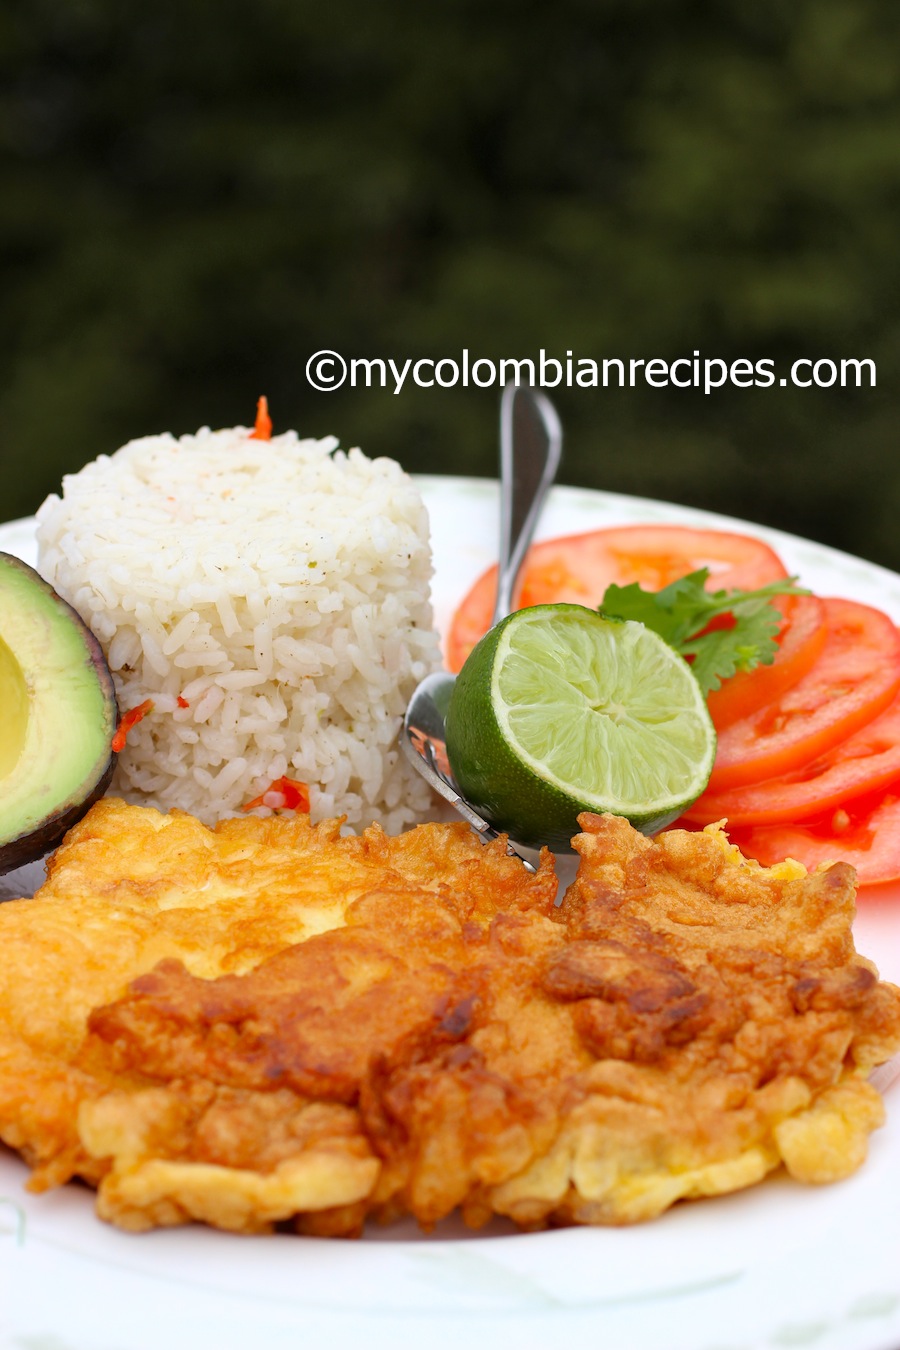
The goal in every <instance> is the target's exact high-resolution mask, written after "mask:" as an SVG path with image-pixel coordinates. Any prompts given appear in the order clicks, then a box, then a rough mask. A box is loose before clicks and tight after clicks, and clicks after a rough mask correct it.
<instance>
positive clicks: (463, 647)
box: [447, 525, 787, 671]
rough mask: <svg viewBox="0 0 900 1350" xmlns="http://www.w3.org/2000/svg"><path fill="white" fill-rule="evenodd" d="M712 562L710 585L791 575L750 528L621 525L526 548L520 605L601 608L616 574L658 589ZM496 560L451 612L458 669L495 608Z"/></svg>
mask: <svg viewBox="0 0 900 1350" xmlns="http://www.w3.org/2000/svg"><path fill="white" fill-rule="evenodd" d="M700 567H708V568H709V573H710V577H709V586H710V589H711V590H717V591H718V590H723V589H727V590H732V589H734V588H737V587H740V588H741V589H742V590H753V589H755V588H756V587H757V586H764V585H765V584H766V583H767V582H769V581H779V580H781V579H783V578H784V577H786V576H787V571H786V570H785V566H784V563H783V562H782V561H781V559H780V558H779V557H778V554H777V553H775V552H774V550H773V549H771V548H769V546H768V544H764V543H763V542H762V540H761V539H754V538H752V537H751V536H750V535H746V534H729V533H728V532H727V531H724V530H695V529H692V528H691V527H690V526H687V525H620V526H614V527H612V528H610V529H605V530H592V531H590V532H589V533H587V534H570V535H565V536H563V537H561V538H559V539H547V540H545V541H544V542H543V543H540V544H534V545H533V546H532V548H531V549H530V550H529V553H528V557H527V558H526V561H525V567H524V569H523V574H522V580H521V586H520V591H519V599H518V605H519V608H522V609H524V608H525V606H526V605H547V604H555V603H557V602H558V601H563V600H565V601H569V602H571V603H573V604H576V605H588V606H589V607H591V608H596V606H597V605H599V604H600V601H601V600H602V599H603V593H604V591H605V590H606V588H607V586H608V585H610V583H611V582H613V581H615V582H617V583H618V584H619V585H620V586H626V585H628V584H629V583H630V582H632V581H639V582H640V583H641V585H643V586H645V587H647V588H648V589H650V590H661V589H662V588H663V586H668V584H669V582H670V581H675V580H677V578H678V577H683V576H686V575H687V574H688V572H696V571H697V569H698V568H700ZM496 591H497V568H496V567H491V568H489V569H488V571H487V572H484V573H483V574H482V575H481V576H480V577H479V578H478V580H477V581H476V582H475V585H474V586H473V587H472V589H471V590H470V591H469V593H468V595H466V597H465V598H464V599H463V601H462V604H461V605H460V606H459V608H458V609H457V611H456V613H455V615H454V616H453V622H452V624H451V627H450V634H449V637H448V639H447V665H448V667H449V669H450V670H453V671H456V670H459V669H460V668H461V666H462V664H463V662H464V661H465V659H466V657H467V656H468V655H469V652H470V651H471V650H472V648H473V647H474V646H475V643H476V642H477V641H478V640H479V638H481V637H483V636H484V634H485V633H486V632H487V630H488V628H489V626H490V622H491V618H492V617H493V612H494V599H495V596H496Z"/></svg>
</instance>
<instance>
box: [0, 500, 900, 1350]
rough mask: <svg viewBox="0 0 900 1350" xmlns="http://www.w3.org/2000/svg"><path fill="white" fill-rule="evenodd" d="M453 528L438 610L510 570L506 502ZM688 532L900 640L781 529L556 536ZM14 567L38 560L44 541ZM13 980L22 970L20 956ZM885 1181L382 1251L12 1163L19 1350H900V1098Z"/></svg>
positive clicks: (5, 1223)
mask: <svg viewBox="0 0 900 1350" xmlns="http://www.w3.org/2000/svg"><path fill="white" fill-rule="evenodd" d="M420 482H421V485H422V488H423V491H424V493H425V497H426V501H427V502H428V505H429V507H430V510H431V515H432V528H433V538H434V551H435V560H436V567H437V575H436V578H435V586H434V593H435V607H436V612H437V616H438V620H439V622H440V623H441V624H442V625H445V624H446V622H447V620H448V618H449V616H450V614H451V612H452V609H453V606H454V603H455V602H456V601H457V600H458V599H459V597H460V596H461V595H462V594H463V593H464V592H465V590H466V588H467V587H468V585H469V583H470V582H471V581H472V580H474V578H475V577H476V576H477V575H478V573H479V572H480V571H481V570H482V569H483V568H484V567H485V566H486V565H487V564H488V563H489V562H490V561H492V559H493V556H494V552H495V542H494V541H495V538H496V532H497V489H496V485H495V484H493V483H490V482H487V481H479V480H466V479H455V478H423V479H421V480H420ZM641 521H674V522H683V523H685V524H697V525H707V526H714V527H715V526H718V527H720V528H730V529H734V528H738V529H753V532H754V533H757V534H759V535H761V536H762V537H763V538H765V539H767V540H768V541H769V542H770V543H772V544H773V545H774V546H775V547H776V548H777V549H778V551H779V552H780V554H781V555H782V557H783V558H784V560H785V562H786V563H787V565H788V567H789V568H790V569H791V570H792V571H796V572H797V573H799V574H800V576H801V578H802V580H803V581H804V583H805V584H807V585H809V586H811V587H813V588H814V589H815V590H817V591H819V592H820V593H822V594H841V595H846V596H850V597H853V598H856V599H860V600H863V601H867V602H869V603H872V604H875V605H878V606H880V607H881V608H883V609H885V610H887V611H888V612H889V613H890V614H891V615H892V616H893V617H894V619H896V620H897V621H898V622H900V576H896V575H895V574H893V573H891V572H887V571H885V570H884V569H882V568H878V567H875V566H873V565H870V564H868V563H865V562H861V561H859V560H858V559H855V558H851V557H848V556H847V555H844V554H840V553H836V552H834V551H833V550H831V549H827V548H823V547H820V546H819V545H816V544H812V543H808V542H805V541H803V540H800V539H795V538H793V537H791V536H788V535H784V534H781V533H779V532H777V531H773V530H763V529H756V528H755V527H747V526H744V525H742V524H740V522H736V521H733V520H725V519H723V518H722V517H718V516H711V515H709V514H707V513H704V512H700V511H694V510H688V509H684V508H679V507H675V506H670V505H666V504H664V503H660V502H647V501H641V500H639V499H637V498H628V497H620V496H613V495H610V494H606V493H597V492H589V491H583V490H576V489H571V488H558V489H556V490H555V491H554V493H553V494H552V496H551V499H550V502H549V504H548V506H547V509H546V511H545V514H544V517H543V519H542V523H541V529H540V535H541V536H542V537H548V536H551V535H554V534H563V533H572V532H574V531H577V530H583V529H592V528H596V527H598V526H601V525H612V524H623V523H628V522H641ZM0 549H3V550H5V551H7V552H11V553H16V554H18V555H19V556H21V557H24V558H25V559H26V561H32V562H33V561H34V556H35V547H34V538H33V522H30V521H20V522H14V523H13V524H10V525H5V526H0ZM894 890H895V894H894V895H892V894H891V892H890V889H889V888H888V890H887V892H886V894H883V895H881V896H867V897H866V898H865V899H864V901H863V902H862V903H861V905H860V914H859V918H858V920H857V925H856V939H857V945H858V947H859V948H860V950H861V951H863V952H865V953H866V954H867V955H869V956H871V957H873V958H874V959H875V960H876V961H877V962H878V964H879V967H880V968H881V971H882V974H883V975H885V976H887V977H888V978H892V979H894V980H898V981H900V888H894ZM0 959H2V953H0ZM886 1100H887V1105H888V1117H889V1118H888V1124H887V1125H886V1127H885V1128H884V1129H883V1130H880V1131H879V1132H878V1133H876V1134H875V1136H874V1137H873V1139H872V1147H871V1153H870V1157H869V1160H868V1162H867V1163H866V1165H865V1166H864V1167H863V1168H862V1169H861V1170H860V1171H859V1172H858V1173H857V1174H856V1176H854V1177H852V1178H851V1179H850V1180H848V1181H846V1182H843V1183H841V1184H840V1185H837V1186H827V1187H822V1188H813V1187H803V1186H800V1185H797V1184H794V1183H792V1182H790V1181H789V1180H787V1179H785V1178H783V1177H776V1178H772V1179H770V1180H769V1181H767V1182H765V1183H764V1184H763V1185H761V1186H758V1187H755V1188H753V1189H751V1190H749V1191H746V1192H743V1193H741V1194H738V1195H732V1196H724V1197H721V1198H719V1199H715V1200H705V1201H699V1202H693V1203H691V1204H686V1205H682V1206H679V1207H676V1208H675V1209H673V1210H671V1211H670V1212H669V1213H668V1214H666V1215H664V1216H663V1217H662V1218H661V1219H658V1220H655V1221H654V1222H653V1223H650V1224H646V1225H643V1226H639V1227H635V1228H628V1229H595V1230H584V1229H568V1230H564V1231H560V1232H553V1233H540V1234H529V1235H522V1234H508V1233H505V1232H502V1233H500V1234H499V1235H495V1236H490V1237H483V1236H482V1237H479V1236H468V1235H466V1234H465V1233H464V1232H461V1231H459V1230H458V1229H456V1228H455V1227H453V1226H452V1225H450V1226H447V1227H445V1228H443V1229H442V1230H441V1232H440V1233H439V1234H437V1235H432V1236H431V1237H429V1238H422V1237H419V1236H418V1235H417V1234H416V1233H415V1232H414V1231H413V1230H412V1229H411V1228H409V1227H407V1226H403V1227H399V1228H394V1229H390V1230H386V1231H385V1232H383V1233H379V1234H374V1235H373V1236H372V1237H371V1238H369V1239H367V1240H364V1241H362V1242H356V1243H354V1242H341V1241H332V1242H329V1241H324V1240H318V1239H311V1238H299V1237H287V1236H285V1237H281V1236H278V1237H271V1238H238V1237H230V1236H228V1235H225V1234H222V1233H216V1232H213V1231H211V1230H207V1229H203V1228H191V1229H185V1230H176V1231H166V1232H157V1233H151V1234H147V1235H144V1236H141V1237H131V1236H125V1235H123V1234H121V1233H119V1232H117V1231H116V1230H114V1229H111V1228H109V1227H107V1226H105V1225H103V1224H101V1223H99V1222H98V1221H97V1220H96V1219H95V1218H94V1215H93V1206H92V1196H91V1193H90V1192H89V1191H87V1190H86V1189H84V1188H80V1187H77V1186H68V1187H65V1188H63V1189H62V1190H60V1191H56V1192H52V1193H50V1194H48V1195H43V1196H30V1195H28V1194H27V1193H26V1192H25V1191H24V1190H23V1183H24V1181H25V1178H26V1176H27V1171H26V1169H25V1167H24V1165H23V1164H22V1163H21V1162H20V1161H19V1160H18V1159H17V1158H16V1157H15V1156H14V1155H13V1154H11V1153H6V1154H0V1347H3V1350H162V1348H163V1347H165V1350H206V1347H216V1350H258V1348H261V1347H265V1350H282V1347H284V1350H287V1348H288V1347H291V1350H295V1348H299V1347H310V1348H311V1350H320V1347H321V1350H351V1347H352V1350H381V1348H382V1347H384V1350H388V1348H390V1350H405V1348H406V1347H413V1346H416V1347H419V1346H421V1345H423V1344H424V1345H425V1346H427V1348H428V1350H459V1346H460V1344H461V1343H462V1344H464V1345H465V1346H466V1347H467V1350H480V1348H481V1347H488V1346H489V1347H491V1348H492V1350H495V1348H496V1350H505V1347H507V1346H510V1347H512V1346H515V1347H516V1350H532V1348H533V1350H548V1347H551V1346H554V1345H562V1346H565V1347H566V1350H764V1348H765V1350H778V1348H779V1347H813V1350H896V1347H897V1346H898V1345H900V1083H895V1084H894V1085H893V1087H892V1088H890V1089H889V1090H888V1092H887V1097H886Z"/></svg>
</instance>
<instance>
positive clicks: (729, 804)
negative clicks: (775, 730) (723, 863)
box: [686, 696, 900, 827]
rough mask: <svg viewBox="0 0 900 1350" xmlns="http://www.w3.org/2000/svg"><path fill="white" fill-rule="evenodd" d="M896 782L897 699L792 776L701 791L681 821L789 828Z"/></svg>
mask: <svg viewBox="0 0 900 1350" xmlns="http://www.w3.org/2000/svg"><path fill="white" fill-rule="evenodd" d="M896 781H900V696H897V697H895V698H894V701H893V703H890V704H889V705H888V707H887V708H886V709H885V711H884V712H883V713H881V714H879V716H878V717H876V718H875V719H874V721H872V722H869V723H867V724H866V726H864V727H863V728H862V730H861V731H857V732H855V733H854V734H853V735H852V736H848V737H847V738H846V740H843V741H839V742H838V744H837V745H836V746H834V748H833V749H831V750H829V751H828V753H827V754H825V755H822V756H820V757H819V758H818V759H815V760H812V761H811V762H810V763H809V764H805V765H803V766H802V767H801V768H799V769H795V770H794V771H793V772H792V773H787V774H783V775H781V777H779V778H767V779H764V780H763V782H761V783H748V784H746V785H745V786H744V787H736V788H732V789H731V790H730V791H725V792H718V793H716V792H708V791H707V792H704V794H703V796H702V797H699V798H698V799H697V801H696V802H694V804H693V806H692V807H691V808H690V810H689V811H688V812H687V815H686V819H687V820H690V821H691V822H692V823H695V824H700V825H708V824H709V823H710V822H711V821H713V820H725V819H727V821H728V824H729V827H731V826H742V825H774V824H791V823H794V822H795V821H798V820H800V821H802V820H806V819H807V818H809V817H811V816H823V815H824V814H825V813H833V812H834V811H839V810H840V809H842V808H843V807H845V806H846V805H847V804H848V803H849V802H852V801H855V800H856V798H858V797H863V796H866V795H868V794H871V793H872V792H878V791H881V790H883V789H885V788H887V787H888V786H889V785H890V784H892V783H894V782H896Z"/></svg>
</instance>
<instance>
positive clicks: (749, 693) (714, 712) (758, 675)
mask: <svg viewBox="0 0 900 1350" xmlns="http://www.w3.org/2000/svg"><path fill="white" fill-rule="evenodd" d="M775 604H776V605H778V607H779V608H780V609H781V611H782V613H783V614H784V616H785V619H784V623H783V624H782V627H781V631H780V633H779V635H778V651H777V653H776V656H775V660H774V661H773V662H772V663H771V664H770V665H768V666H755V667H754V668H753V670H747V671H739V672H738V674H737V675H732V676H731V678H730V679H728V680H725V682H724V683H723V684H722V685H720V687H719V688H718V689H714V690H713V691H712V692H711V693H710V694H708V695H707V699H706V702H707V706H708V707H709V711H710V715H711V716H712V720H713V722H714V723H715V726H716V730H717V731H720V732H721V731H724V730H725V728H726V727H730V726H731V724H732V723H733V722H737V721H739V720H740V719H741V718H742V717H749V716H750V714H751V713H755V712H756V710H757V709H758V708H761V707H762V706H763V704H764V703H771V702H772V700H773V699H776V698H778V697H779V696H780V695H781V694H783V693H784V692H785V691H786V690H788V689H790V688H791V687H792V686H793V685H795V684H798V683H799V681H800V680H802V679H803V676H804V675H806V674H808V672H809V671H810V670H812V668H813V666H814V665H815V663H816V661H817V660H818V658H819V655H820V653H821V651H822V648H823V647H824V646H825V639H826V637H827V635H828V627H827V625H826V623H825V606H824V605H823V604H822V601H821V600H820V599H819V598H818V596H815V595H795V596H790V595H785V596H781V597H777V598H776V600H775Z"/></svg>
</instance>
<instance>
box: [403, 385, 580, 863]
mask: <svg viewBox="0 0 900 1350" xmlns="http://www.w3.org/2000/svg"><path fill="white" fill-rule="evenodd" d="M561 453H562V427H561V426H560V422H559V418H558V417H557V415H556V410H555V408H554V407H553V405H552V403H551V402H550V400H549V399H548V398H547V396H546V395H545V394H542V393H541V392H540V391H539V390H535V389H529V388H526V387H523V388H518V387H517V386H516V385H507V386H506V388H505V389H504V391H503V398H502V400H501V403H500V561H499V569H498V573H497V599H496V603H495V605H494V617H493V619H492V620H491V627H493V626H494V624H497V623H499V622H500V620H501V619H505V618H506V616H507V614H509V613H511V611H512V608H513V596H514V592H515V587H516V581H517V579H518V575H519V572H520V570H521V567H522V563H523V561H524V559H525V554H526V552H527V549H528V545H529V544H530V543H531V539H532V535H533V534H534V531H535V526H536V525H537V522H538V516H539V515H540V512H541V507H542V506H543V504H544V499H545V498H546V496H547V493H548V492H549V490H550V486H551V484H552V483H553V480H554V478H555V477H556V470H557V468H558V466H559V460H560V455H561ZM454 679H455V676H453V675H448V674H447V673H446V672H445V671H437V672H436V673H435V674H434V675H427V676H426V677H425V679H424V680H422V681H421V682H420V683H419V685H418V686H417V687H416V689H415V691H414V693H413V696H412V698H411V699H410V701H409V706H408V708H407V709H406V716H405V717H404V719H403V731H402V734H401V737H400V741H401V744H402V746H403V749H404V751H405V753H406V756H407V758H408V759H409V760H410V762H411V763H412V764H413V765H414V766H415V767H416V769H418V771H419V773H420V774H422V776H423V777H424V778H425V779H427V781H428V782H429V783H430V784H431V786H432V787H433V788H434V790H435V792H437V793H439V794H440V795H441V796H442V797H444V798H446V800H447V801H448V802H449V803H450V804H451V806H453V807H454V809H455V810H456V811H457V812H458V813H459V815H461V816H462V818H463V820H465V821H467V822H468V824H469V825H471V827H472V829H473V830H475V832H476V833H477V834H479V835H480V836H481V838H482V839H484V840H488V839H496V838H497V831H496V830H495V829H494V828H493V827H492V826H491V825H489V824H488V822H487V821H486V820H484V819H483V818H482V817H481V816H480V815H479V814H478V812H477V811H475V810H473V808H472V807H471V806H470V805H469V803H468V802H467V801H466V800H465V798H464V797H463V796H462V795H461V794H460V791H459V788H458V787H457V785H456V783H455V782H454V780H453V775H452V773H451V772H450V764H449V762H448V759H447V747H446V744H445V738H444V715H445V713H446V711H447V706H448V704H449V702H450V694H451V691H452V689H453V682H454ZM506 851H507V853H510V854H512V856H513V857H516V858H521V856H522V855H521V854H520V853H518V852H517V850H516V849H514V848H513V847H512V845H508V847H507V850H506ZM522 862H523V863H524V864H525V866H526V867H527V868H528V869H529V870H530V871H532V872H533V871H534V870H535V869H534V867H533V866H532V864H531V863H530V862H528V861H527V860H526V859H525V858H522Z"/></svg>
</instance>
